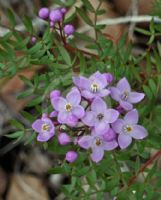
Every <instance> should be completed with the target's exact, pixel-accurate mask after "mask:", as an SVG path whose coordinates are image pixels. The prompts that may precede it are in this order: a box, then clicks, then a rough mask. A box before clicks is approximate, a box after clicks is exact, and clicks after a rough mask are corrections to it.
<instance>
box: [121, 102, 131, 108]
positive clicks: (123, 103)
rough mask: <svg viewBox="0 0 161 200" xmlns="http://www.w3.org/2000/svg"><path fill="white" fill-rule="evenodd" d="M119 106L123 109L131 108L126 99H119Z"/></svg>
mask: <svg viewBox="0 0 161 200" xmlns="http://www.w3.org/2000/svg"><path fill="white" fill-rule="evenodd" d="M120 106H121V107H123V108H124V109H125V110H132V108H133V105H132V104H131V103H129V102H127V101H120Z"/></svg>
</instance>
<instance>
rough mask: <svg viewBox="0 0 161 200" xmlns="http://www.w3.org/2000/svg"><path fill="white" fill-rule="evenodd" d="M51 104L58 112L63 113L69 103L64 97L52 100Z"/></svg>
mask: <svg viewBox="0 0 161 200" xmlns="http://www.w3.org/2000/svg"><path fill="white" fill-rule="evenodd" d="M51 104H52V106H53V107H54V109H55V110H56V111H63V110H64V109H65V105H66V104H67V101H66V99H64V98H63V97H55V98H52V99H51Z"/></svg>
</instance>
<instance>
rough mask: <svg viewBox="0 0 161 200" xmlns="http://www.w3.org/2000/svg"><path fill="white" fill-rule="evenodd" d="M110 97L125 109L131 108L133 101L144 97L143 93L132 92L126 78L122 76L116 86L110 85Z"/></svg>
mask: <svg viewBox="0 0 161 200" xmlns="http://www.w3.org/2000/svg"><path fill="white" fill-rule="evenodd" d="M110 91H111V97H112V98H113V99H114V100H116V101H118V102H119V103H120V106H121V107H123V108H124V109H125V110H132V108H133V105H132V104H135V103H138V102H140V101H141V100H142V99H143V98H144V93H139V92H132V91H131V87H130V85H129V83H128V81H127V79H126V78H122V79H121V80H120V81H119V82H118V83H117V86H116V87H111V88H110Z"/></svg>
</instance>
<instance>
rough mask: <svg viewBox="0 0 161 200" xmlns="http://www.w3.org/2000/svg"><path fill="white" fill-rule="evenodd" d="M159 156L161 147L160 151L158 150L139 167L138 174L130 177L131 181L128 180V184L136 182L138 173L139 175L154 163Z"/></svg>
mask: <svg viewBox="0 0 161 200" xmlns="http://www.w3.org/2000/svg"><path fill="white" fill-rule="evenodd" d="M159 156H161V149H160V150H159V151H157V152H156V153H155V154H154V155H153V156H152V157H151V158H150V159H149V160H148V161H147V162H146V163H145V164H144V165H142V167H141V168H140V169H139V171H138V173H137V174H136V175H134V176H132V177H131V178H130V179H129V181H128V186H131V185H132V184H133V183H134V182H135V180H136V178H137V177H138V175H139V174H140V173H142V172H144V171H145V169H146V168H147V167H148V166H149V165H151V164H152V163H153V161H154V160H155V159H157V158H158V157H159Z"/></svg>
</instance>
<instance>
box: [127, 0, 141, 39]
mask: <svg viewBox="0 0 161 200" xmlns="http://www.w3.org/2000/svg"><path fill="white" fill-rule="evenodd" d="M138 3H139V2H138V0H132V6H131V9H132V16H137V15H138ZM135 25H136V22H131V24H130V26H129V33H128V35H129V38H130V39H131V40H133V34H134V29H135Z"/></svg>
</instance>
